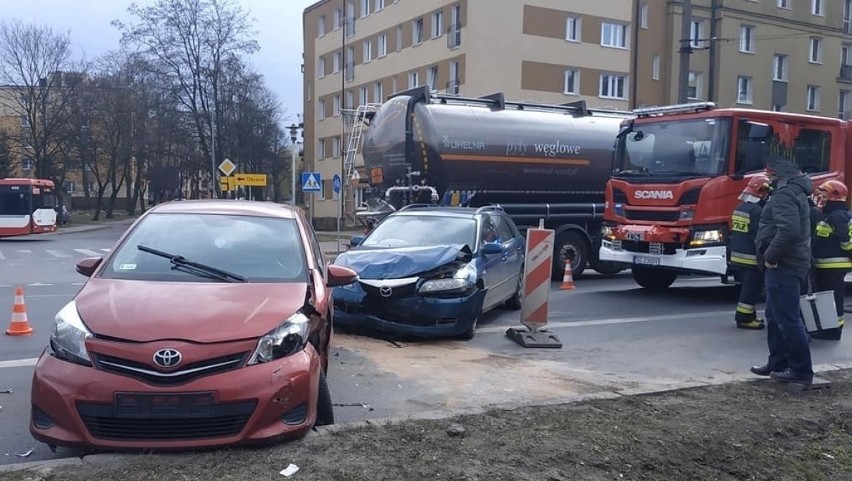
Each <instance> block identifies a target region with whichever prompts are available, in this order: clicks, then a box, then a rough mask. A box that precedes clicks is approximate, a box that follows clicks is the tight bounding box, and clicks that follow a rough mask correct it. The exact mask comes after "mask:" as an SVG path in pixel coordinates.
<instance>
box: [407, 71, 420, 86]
mask: <svg viewBox="0 0 852 481" xmlns="http://www.w3.org/2000/svg"><path fill="white" fill-rule="evenodd" d="M418 85H420V76H419V75H418V73H417V71H416V70H415V71H414V72H408V88H410V89H413V88H414V87H417V86H418Z"/></svg>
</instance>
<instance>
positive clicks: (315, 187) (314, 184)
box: [302, 172, 322, 192]
mask: <svg viewBox="0 0 852 481" xmlns="http://www.w3.org/2000/svg"><path fill="white" fill-rule="evenodd" d="M302 192H322V176H321V175H320V173H319V172H302Z"/></svg>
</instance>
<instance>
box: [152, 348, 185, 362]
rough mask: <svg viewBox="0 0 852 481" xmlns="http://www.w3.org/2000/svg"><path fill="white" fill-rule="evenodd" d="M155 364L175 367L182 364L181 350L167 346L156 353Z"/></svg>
mask: <svg viewBox="0 0 852 481" xmlns="http://www.w3.org/2000/svg"><path fill="white" fill-rule="evenodd" d="M154 364H156V365H158V366H160V367H175V366H177V365H178V364H180V351H178V350H177V349H172V348H170V347H167V348H165V349H160V350H159V351H157V352H155V353H154Z"/></svg>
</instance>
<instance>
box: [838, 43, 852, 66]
mask: <svg viewBox="0 0 852 481" xmlns="http://www.w3.org/2000/svg"><path fill="white" fill-rule="evenodd" d="M850 49H852V44H848V43H844V44H843V45H841V46H840V65H841V66H843V65H849V64H852V58H850V56H849V52H850Z"/></svg>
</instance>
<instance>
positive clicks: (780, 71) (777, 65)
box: [772, 53, 787, 82]
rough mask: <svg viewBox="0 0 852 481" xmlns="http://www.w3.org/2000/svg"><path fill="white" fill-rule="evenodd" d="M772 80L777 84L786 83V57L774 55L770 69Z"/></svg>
mask: <svg viewBox="0 0 852 481" xmlns="http://www.w3.org/2000/svg"><path fill="white" fill-rule="evenodd" d="M772 80H777V81H779V82H786V81H787V56H786V55H779V54H777V53H776V54H775V61H774V63H773V67H772Z"/></svg>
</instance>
